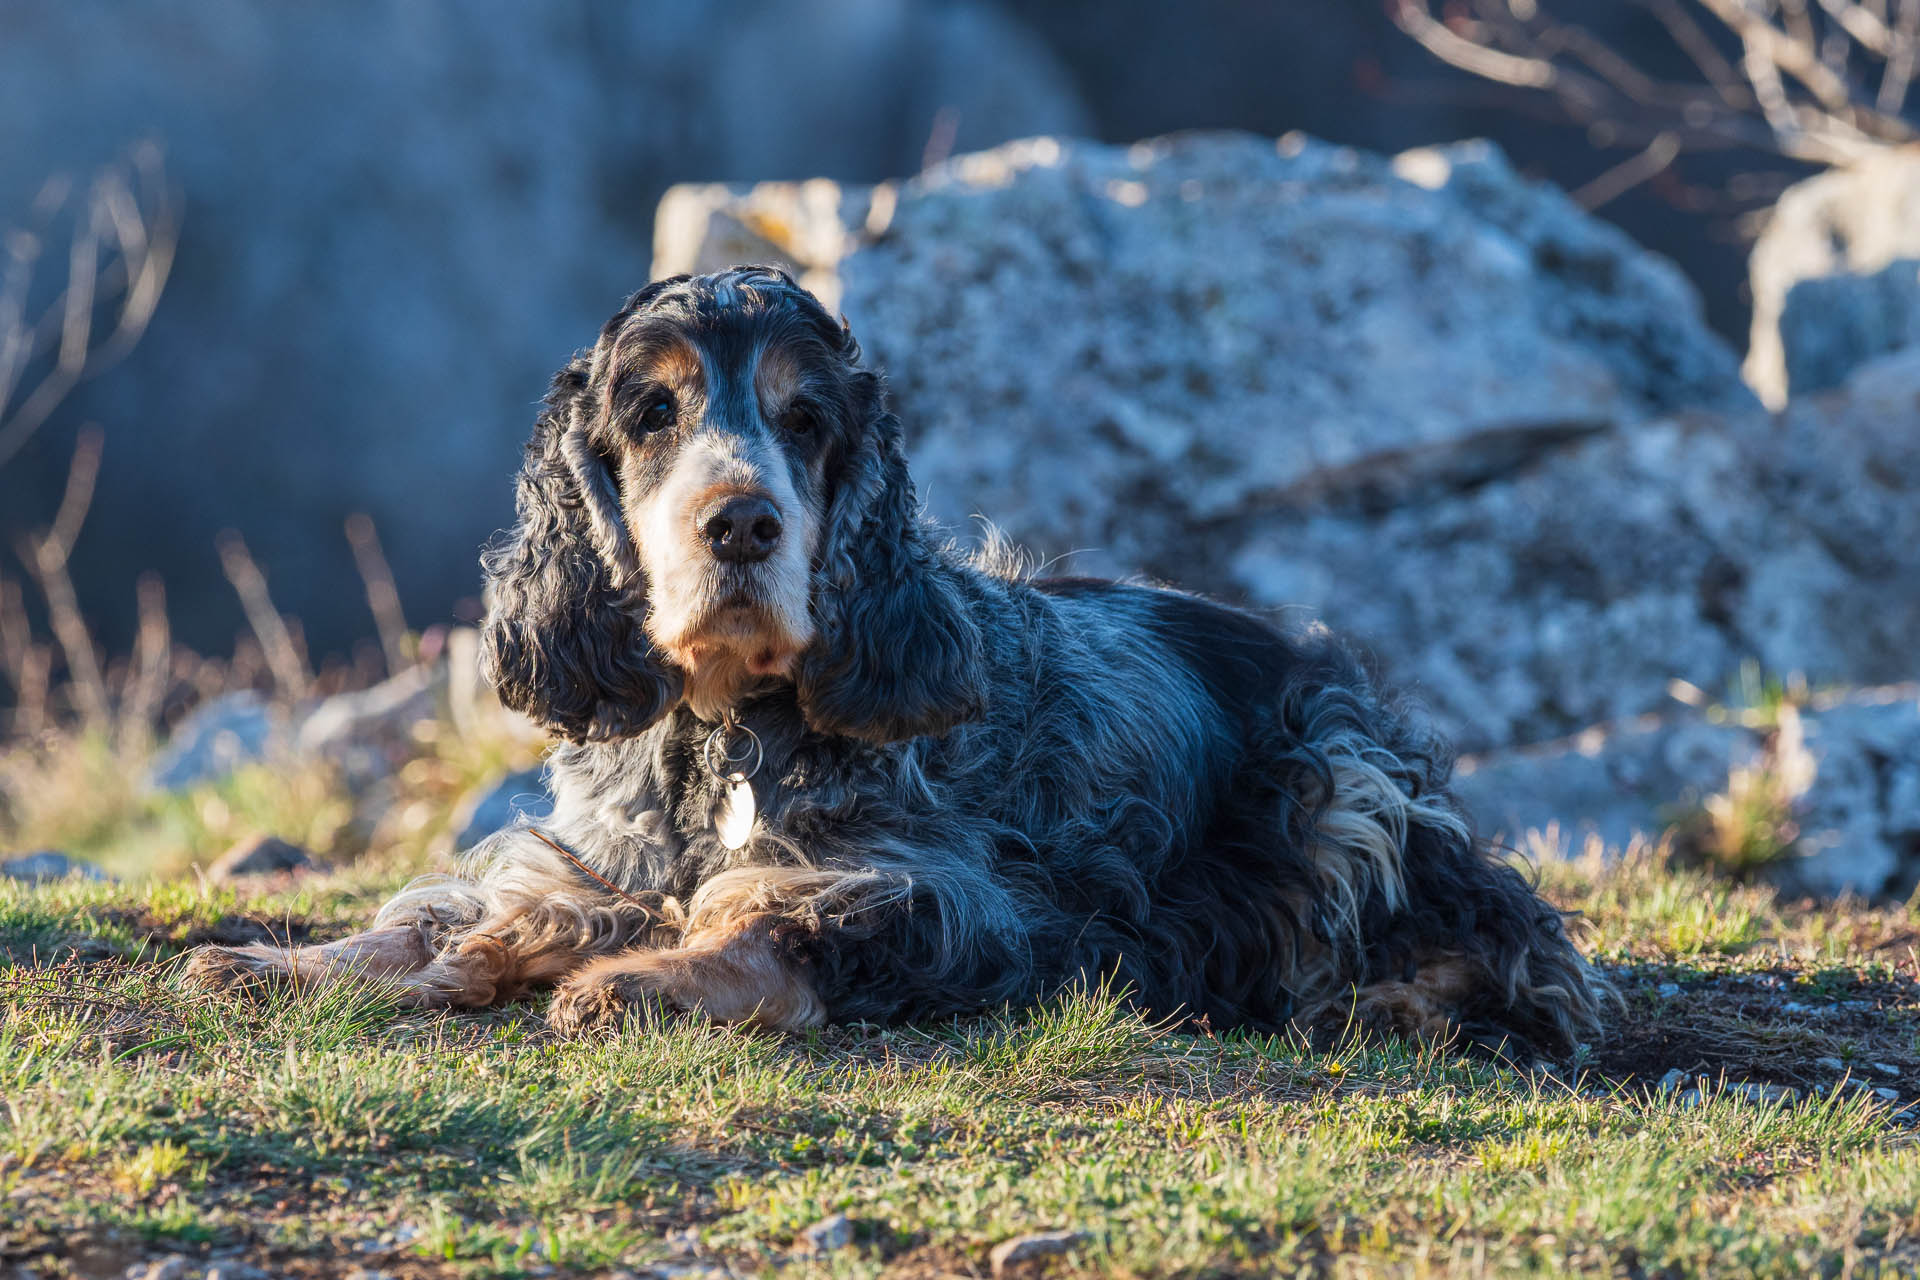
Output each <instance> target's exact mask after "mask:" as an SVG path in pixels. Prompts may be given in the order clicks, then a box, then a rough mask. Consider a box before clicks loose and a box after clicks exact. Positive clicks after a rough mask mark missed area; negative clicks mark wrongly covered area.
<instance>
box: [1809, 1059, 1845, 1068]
mask: <svg viewBox="0 0 1920 1280" xmlns="http://www.w3.org/2000/svg"><path fill="white" fill-rule="evenodd" d="M1813 1065H1814V1066H1816V1067H1819V1068H1820V1069H1821V1070H1822V1071H1845V1070H1846V1069H1847V1064H1846V1063H1844V1062H1842V1061H1840V1059H1838V1058H1815V1059H1814V1060H1813Z"/></svg>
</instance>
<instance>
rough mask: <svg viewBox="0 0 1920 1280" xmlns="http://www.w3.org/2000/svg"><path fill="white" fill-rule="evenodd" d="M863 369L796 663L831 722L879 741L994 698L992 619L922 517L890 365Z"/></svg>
mask: <svg viewBox="0 0 1920 1280" xmlns="http://www.w3.org/2000/svg"><path fill="white" fill-rule="evenodd" d="M849 346H851V340H850V339H849ZM854 350H855V351H857V348H854ZM854 377H855V387H854V390H855V392H856V395H857V397H858V399H859V402H860V404H861V409H860V410H859V416H861V417H862V418H864V421H865V425H864V426H863V428H862V429H861V432H860V435H859V437H858V438H856V439H855V440H854V441H853V442H852V444H851V446H850V450H849V454H850V456H849V457H848V458H847V459H846V460H845V461H844V462H843V463H842V464H841V467H840V473H839V476H838V483H837V484H836V486H835V489H834V492H833V494H832V497H831V499H830V501H829V504H828V508H827V517H826V521H825V526H824V529H823V536H822V538H821V543H820V551H819V555H818V562H817V565H816V569H815V574H816V588H815V594H814V622H815V626H816V631H817V636H818V638H817V639H816V640H815V642H814V644H813V645H812V646H811V647H810V648H809V649H808V650H807V652H806V653H805V654H804V655H803V656H802V657H801V660H800V663H799V666H798V669H797V671H796V672H795V684H796V685H797V686H798V689H799V695H800V706H801V710H802V712H803V713H804V714H805V716H806V718H807V723H808V724H809V725H811V726H812V727H813V728H814V729H815V730H817V731H819V732H822V733H832V734H842V735H845V736H848V737H853V738H863V739H866V740H868V741H870V742H896V741H900V740H902V739H906V738H917V737H920V736H922V735H925V734H941V733H945V732H946V731H947V730H948V729H950V728H952V727H953V726H954V725H956V724H960V723H962V722H964V721H967V720H972V719H976V718H978V717H979V715H980V714H981V712H982V711H983V710H984V703H983V699H982V690H983V689H984V688H985V686H986V682H985V680H984V678H983V671H982V639H981V633H980V627H979V624H978V623H977V622H976V621H975V620H974V617H973V613H972V609H971V607H970V606H971V602H970V600H969V591H968V586H967V580H966V577H965V574H964V573H963V572H962V571H960V570H959V569H957V568H956V567H955V566H953V565H951V564H949V563H948V562H947V561H946V560H945V559H944V558H943V557H942V555H941V554H940V551H939V549H938V548H936V547H935V546H934V545H933V543H932V540H931V539H930V537H929V536H928V531H927V529H926V527H925V526H924V524H923V523H922V519H921V515H920V509H919V504H918V502H917V501H916V500H915V497H914V492H913V481H912V479H911V478H910V477H909V476H908V474H907V460H906V453H905V450H904V448H903V447H902V444H901V439H900V422H899V420H898V419H897V418H895V417H894V416H893V415H892V414H891V413H889V412H887V411H886V404H885V391H884V388H883V387H882V385H881V382H880V379H879V377H878V376H877V375H875V374H873V373H870V372H867V371H864V370H863V371H861V372H859V373H857V374H855V375H854Z"/></svg>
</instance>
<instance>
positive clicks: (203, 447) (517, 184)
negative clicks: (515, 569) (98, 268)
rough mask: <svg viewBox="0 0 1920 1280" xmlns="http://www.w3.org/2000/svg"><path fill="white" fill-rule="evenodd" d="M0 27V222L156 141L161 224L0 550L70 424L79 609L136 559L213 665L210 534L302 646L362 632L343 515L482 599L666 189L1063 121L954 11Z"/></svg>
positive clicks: (654, 6)
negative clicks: (77, 484) (84, 477)
mask: <svg viewBox="0 0 1920 1280" xmlns="http://www.w3.org/2000/svg"><path fill="white" fill-rule="evenodd" d="M4 26H5V36H4V38H0V119H4V120H6V121H7V122H8V127H9V135H8V145H7V147H6V148H5V149H4V151H0V223H7V222H13V221H21V220H24V219H25V218H26V215H27V212H28V209H29V207H30V205H31V203H32V201H33V198H34V195H35V193H36V192H37V191H38V190H39V189H40V187H41V184H42V183H43V181H44V180H45V179H46V178H47V176H48V175H49V174H52V173H54V172H57V171H64V172H67V173H70V174H73V175H75V176H76V177H77V178H79V179H81V180H83V181H84V179H85V176H86V174H87V173H88V172H89V171H90V170H91V169H93V168H94V167H96V166H97V165H99V164H101V163H103V162H105V161H108V160H110V159H113V158H114V157H116V156H118V155H120V154H122V153H123V152H124V151H125V150H126V149H127V147H128V146H129V145H130V144H131V143H133V142H134V141H136V140H137V139H141V138H145V137H153V138H156V139H158V140H159V142H160V143H161V144H162V145H163V147H164V149H165V153H166V157H167V165H168V170H169V173H170V176H171V177H172V179H173V181H174V182H175V183H176V184H177V185H178V187H179V188H180V190H181V193H182V194H183V196H184V198H185V224H184V234H183V242H182V245H181V252H180V258H179V261H178V265H177V268H176V271H175V274H174V277H173V280H172V282H171V284H170V286H169V289H168V292H167V294H166V296H165V297H164V299H163V301H162V304H161V308H160V311H159V313H158V316H157V317H156V320H155V323H154V326H153V329H152V331H151V332H150V334H149V335H148V337H147V339H146V341H145V342H144V343H143V344H142V345H141V346H140V347H139V348H137V349H136V350H135V351H134V353H133V355H132V357H131V358H130V359H129V360H128V361H127V362H126V363H125V364H123V365H121V366H119V367H118V368H116V369H114V370H113V371H112V373H111V374H110V375H108V376H106V377H104V378H103V379H101V380H99V381H97V382H95V383H92V384H91V385H89V386H88V387H87V388H86V389H85V390H84V392H83V393H82V395H81V396H79V397H78V398H77V399H76V401H75V402H74V403H73V404H72V405H71V406H70V407H69V410H68V411H67V412H66V413H64V414H63V416H62V418H61V419H60V420H59V422H57V423H56V424H55V425H53V426H50V427H49V428H48V429H47V430H46V431H45V432H44V433H43V436H42V438H41V439H40V440H39V441H38V442H37V445H36V447H35V448H34V449H32V450H31V451H30V452H29V453H28V454H27V455H25V456H23V457H21V458H19V459H17V460H16V461H14V462H13V463H12V464H10V465H9V466H7V467H6V468H5V469H4V470H0V511H3V512H4V513H5V515H4V517H0V525H3V526H4V528H0V532H7V533H11V532H12V531H14V530H17V529H19V528H23V527H28V526H31V525H33V524H38V523H44V522H45V521H46V520H48V519H50V518H51V515H52V511H53V508H54V506H55V505H56V503H57V501H58V494H59V484H60V480H61V478H62V477H63V475H64V468H65V464H66V458H67V455H68V453H69V451H70V448H71V431H72V428H73V426H74V425H75V424H77V423H79V422H80V421H83V420H85V419H88V418H91V419H95V420H97V421H99V422H100V423H101V424H102V425H103V426H104V427H105V428H106V430H107V449H106V455H105V466H104V471H103V475H102V478H101V490H100V496H99V500H98V501H97V502H96V504H95V509H94V514H93V517H92V519H91V521H90V523H89V526H88V529H87V533H86V536H85V538H84V540H83V542H82V544H81V546H80V548H79V551H78V553H77V555H76V561H75V575H76V577H77V579H78V580H79V582H80V583H81V585H82V589H83V592H86V593H87V595H88V601H87V603H88V605H89V607H90V609H92V610H93V611H94V612H95V613H96V614H98V615H104V616H106V617H107V618H109V619H111V618H112V617H113V616H114V615H115V614H116V613H117V612H119V611H120V610H119V609H118V605H119V602H120V600H121V599H122V598H123V597H124V599H125V600H128V601H130V600H131V598H132V596H131V588H132V581H133V578H134V576H135V574H136V572H137V571H138V570H140V569H142V568H147V567H151V568H156V569H159V570H161V571H162V572H163V573H164V574H165V575H166V576H167V578H168V580H169V584H170V586H171V587H172V603H173V609H172V612H173V616H174V623H175V627H176V630H177V631H178V632H180V633H181V634H183V635H184V637H185V638H186V639H187V640H188V641H189V642H191V643H194V644H197V645H201V646H206V647H210V648H214V649H218V650H224V649H225V648H226V647H227V645H228V644H229V643H230V642H231V638H232V633H233V630H234V629H235V627H237V626H238V625H239V623H238V614H237V611H236V610H235V609H234V608H233V606H232V604H231V600H230V593H229V592H228V591H227V589H226V587H225V584H224V583H223V582H222V581H221V579H220V576H219V572H218V568H217V561H216V560H215V558H214V555H213V538H214V535H215V534H216V533H217V532H218V531H219V530H220V529H222V528H227V527H233V528H238V529H240V530H242V531H243V532H244V533H245V534H246V535H247V537H248V540H249V542H250V543H251V545H252V547H253V549H254V551H255V553H256V555H257V556H258V557H259V559H260V560H261V561H262V563H263V564H264V566H265V568H266V569H267V572H268V574H269V576H270V578H271V582H272V587H273V590H274V594H275V598H276V602H277V603H278V604H280V605H281V606H282V607H283V608H285V609H287V610H289V611H291V612H293V613H295V614H298V615H300V616H302V617H303V618H304V619H305V620H306V622H307V629H308V633H309V636H310V638H311V639H312V640H313V641H314V642H315V647H316V648H321V649H324V648H329V647H338V646H343V645H345V644H346V643H348V642H350V641H351V640H353V639H354V638H356V637H359V636H362V635H365V634H366V633H367V632H368V626H367V625H366V619H365V616H364V612H363V610H362V608H361V606H360V605H359V599H360V586H359V582H358V579H357V577H356V575H355V573H354V570H353V567H352V560H351V557H350V555H349V552H348V548H347V544H346V542H345V540H344V538H343V537H342V534H341V524H342V521H343V519H344V517H345V516H346V515H347V514H349V513H350V512H353V511H357V510H364V511H367V512H369V513H370V514H371V515H372V516H373V517H374V518H375V520H376V522H377V525H378V527H379V530H380V533H381V535H382V537H383V540H384V542H385V546H386V549H387V552H388V555H389V556H390V557H391V558H392V560H393V562H394V569H395V572H396V576H397V577H398V580H399V583H400V585H401V588H402V590H403V591H404V592H405V593H406V595H407V597H408V600H409V603H410V604H411V605H412V606H413V608H414V609H415V611H416V614H426V615H427V616H428V618H429V619H431V618H438V617H442V616H444V615H445V612H446V610H447V609H448V608H449V607H450V606H451V604H452V603H453V601H454V600H456V599H457V598H459V597H461V596H469V595H472V594H474V593H475V592H476V591H477V587H478V581H477V580H478V573H477V567H476V555H477V552H478V549H479V546H480V544H481V542H482V541H483V540H484V539H485V538H486V537H487V536H488V535H489V534H490V533H491V532H492V531H493V530H494V529H495V528H498V527H500V526H502V525H504V524H505V523H507V522H508V521H509V519H510V518H511V505H510V500H511V485H510V478H511V475H512V472H513V469H514V467H515V465H516V463H517V459H518V449H519V446H520V444H521V443H522V442H523V441H524V439H525V436H526V433H527V430H528V428H529V426H530V424H531V421H532V417H533V406H534V402H535V401H536V400H537V399H538V398H539V397H540V395H541V394H542V392H543V391H544V390H545V384H546V380H547V378H548V377H549V376H550V374H551V373H552V371H553V370H554V369H555V368H556V367H558V366H559V365H560V364H561V363H562V362H563V361H564V360H565V359H566V357H567V356H568V354H569V353H570V352H571V351H572V350H573V349H575V348H576V347H578V346H580V345H582V344H584V343H586V342H587V341H589V340H590V339H591V338H592V337H593V335H594V334H595V333H596V332H597V331H598V327H599V325H600V324H601V323H602V321H604V319H605V318H606V316H607V315H608V314H610V313H611V312H612V311H613V309H614V308H615V307H616V306H617V305H618V304H619V301H620V299H621V298H622V297H624V296H625V295H626V294H627V293H628V292H631V291H632V290H633V289H635V288H637V287H639V286H640V285H641V284H642V283H644V282H645V279H646V272H647V262H648V256H649V240H648V237H649V231H650V227H651V221H652V213H653V208H654V204H655V202H656V200H657V199H658V196H659V194H660V192H661V191H662V190H663V189H664V188H665V187H666V186H667V185H668V184H669V183H671V182H673V181H676V180H684V179H688V178H707V179H711V178H730V177H739V178H745V177H761V176H766V175H768V174H770V173H779V172H782V171H794V170H795V167H796V166H797V167H798V168H797V171H798V172H801V173H812V172H823V171H824V172H835V173H843V174H850V175H865V176H867V177H871V178H879V177H884V176H886V175H889V174H894V173H901V172H912V171H914V170H915V169H917V168H918V167H919V165H920V160H921V156H922V152H923V148H924V147H925V146H926V145H927V143H928V139H929V135H930V133H932V132H937V131H945V130H948V129H951V131H952V134H953V139H952V140H953V142H954V143H955V144H957V145H959V146H963V147H965V146H980V145H985V144H990V143H994V142H997V141H999V140H1001V139H1003V138H1006V137H1008V136H1012V135H1016V134H1023V133H1036V132H1044V131H1078V130H1083V129H1084V128H1085V127H1086V121H1085V117H1084V115H1083V113H1082V112H1081V110H1080V108H1079V106H1078V105H1077V102H1076V99H1075V97H1074V95H1073V93H1072V92H1071V90H1070V89H1069V88H1067V87H1066V85H1065V83H1064V79H1063V77H1062V75H1061V73H1060V71H1059V70H1058V68H1057V67H1056V66H1055V65H1054V64H1053V62H1052V61H1051V60H1050V58H1049V57H1048V55H1047V54H1046V53H1045V52H1044V50H1043V49H1042V47H1041V46H1040V45H1039V44H1038V43H1037V42H1036V41H1035V40H1034V39H1033V38H1031V37H1030V36H1029V35H1028V34H1027V33H1026V32H1025V31H1024V30H1023V29H1021V28H1020V27H1019V26H1017V25H1016V24H1015V23H1014V22H1013V21H1011V20H1010V19H1007V18H1005V17H1003V16H1001V15H999V14H998V13H997V12H996V11H994V10H992V9H991V8H989V7H987V6H986V5H984V4H976V3H971V2H969V0H951V2H944V3H915V2H913V0H799V2H797V3H788V4H780V5H761V4H748V3H743V2H739V0H733V2H724V0H723V2H720V3H711V4H699V5H691V4H680V3H670V2H665V0H662V2H658V3H638V4H623V5H598V4H588V3H584V2H576V3H559V4H545V5H537V6H527V5H514V4H507V3H501V2H489V0H482V2H481V3H477V4H466V3H462V4H452V3H441V2H437V0H341V2H340V3H333V4H326V5H315V6H298V5H295V6H269V7H266V8H262V7H261V6H258V5H253V4H247V3H241V2H240V0H191V3H185V4H177V5H167V6H157V7H140V8H132V9H129V8H127V7H125V6H121V5H114V4H107V3H100V2H98V0H19V2H18V3H11V4H9V5H8V6H7V13H6V17H5V20H4ZM943 110H944V114H942V113H943ZM936 118H938V125H937V127H936ZM61 256H62V255H61V252H60V249H59V247H58V246H55V247H54V250H53V251H52V253H51V254H50V259H51V260H50V261H48V262H47V263H46V264H45V266H44V269H45V270H48V271H57V270H58V268H59V264H60V259H61ZM107 631H108V636H107V638H108V640H109V641H110V642H111V641H113V640H114V639H115V637H114V635H113V634H112V633H113V631H114V628H113V627H112V626H109V627H108V628H107ZM123 643H124V637H120V643H118V644H115V646H114V647H121V645H122V644H123Z"/></svg>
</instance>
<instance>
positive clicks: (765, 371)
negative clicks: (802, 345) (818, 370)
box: [753, 343, 805, 415]
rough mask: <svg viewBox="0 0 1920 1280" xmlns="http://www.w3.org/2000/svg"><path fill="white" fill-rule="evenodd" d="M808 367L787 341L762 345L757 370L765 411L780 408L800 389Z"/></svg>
mask: <svg viewBox="0 0 1920 1280" xmlns="http://www.w3.org/2000/svg"><path fill="white" fill-rule="evenodd" d="M804 377H805V370H804V368H803V366H802V364H801V361H800V358H799V356H797V355H796V354H794V352H793V350H792V349H791V348H790V347H788V346H786V345H785V344H784V343H775V344H772V345H770V346H766V347H763V348H761V350H760V353H759V361H758V363H757V364H756V365H755V366H754V370H753V389H754V393H755V394H756V395H757V396H759V398H760V407H761V411H762V412H763V413H767V414H769V415H771V414H773V413H777V412H779V411H780V410H781V409H783V408H785V407H786V406H787V403H788V402H789V401H791V400H792V399H793V398H794V396H796V395H798V394H799V392H800V387H801V384H802V382H803V380H804Z"/></svg>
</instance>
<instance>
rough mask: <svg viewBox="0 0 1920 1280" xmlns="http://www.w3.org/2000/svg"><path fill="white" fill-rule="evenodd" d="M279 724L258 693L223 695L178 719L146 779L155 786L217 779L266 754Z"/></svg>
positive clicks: (168, 788) (173, 786) (169, 787)
mask: <svg viewBox="0 0 1920 1280" xmlns="http://www.w3.org/2000/svg"><path fill="white" fill-rule="evenodd" d="M279 727H280V721H279V718H278V716H277V715H276V714H275V712H274V710H273V708H271V707H270V706H269V705H268V704H267V702H266V700H265V699H264V698H262V697H261V696H260V695H259V694H257V693H253V692H251V691H246V690H242V691H240V692H237V693H227V694H222V695H221V696H219V697H217V698H214V699H212V700H210V701H208V702H207V703H205V704H203V705H202V706H200V707H198V708H196V709H195V710H194V711H193V712H192V714H190V715H188V716H187V718H186V719H185V720H183V721H181V722H180V724H179V725H178V726H177V727H176V728H175V729H174V731H173V734H172V736H171V737H170V738H169V739H168V740H167V745H166V746H165V747H164V748H163V749H162V750H161V751H160V753H159V754H158V755H156V756H155V757H154V759H153V763H152V764H151V765H150V766H149V768H148V780H149V782H150V783H151V785H152V786H153V787H154V788H155V789H156V790H159V791H185V790H187V789H188V788H190V787H195V786H199V785H200V784H202V783H207V782H218V781H219V780H220V779H222V778H225V777H227V776H228V775H229V774H231V773H233V771H234V770H236V769H238V768H240V767H241V766H242V765H246V764H253V763H255V762H257V761H260V760H264V759H266V758H267V755H268V753H269V751H270V750H271V749H272V748H273V747H274V745H275V744H276V741H277V739H278V736H279V735H278V732H277V731H278V729H279Z"/></svg>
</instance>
